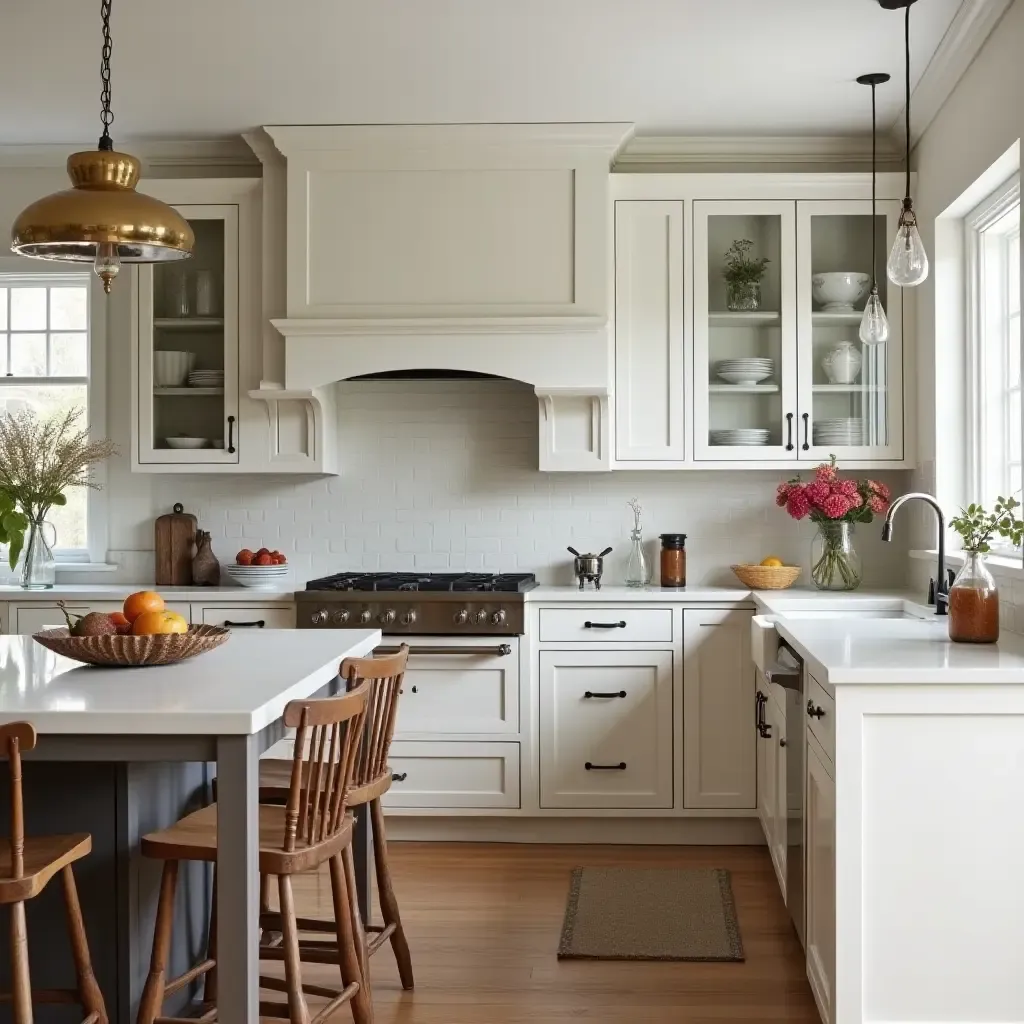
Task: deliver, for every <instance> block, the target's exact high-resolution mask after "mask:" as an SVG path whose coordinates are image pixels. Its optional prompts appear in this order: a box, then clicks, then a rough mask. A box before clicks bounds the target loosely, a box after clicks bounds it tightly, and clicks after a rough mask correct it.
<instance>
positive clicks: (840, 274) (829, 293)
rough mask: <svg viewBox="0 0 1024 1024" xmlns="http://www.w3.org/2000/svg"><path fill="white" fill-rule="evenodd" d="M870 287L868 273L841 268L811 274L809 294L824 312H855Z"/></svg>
mask: <svg viewBox="0 0 1024 1024" xmlns="http://www.w3.org/2000/svg"><path fill="white" fill-rule="evenodd" d="M870 287H871V275H870V274H856V273H853V272H852V271H846V270H843V271H836V272H833V273H828V274H813V275H812V276H811V294H812V296H813V297H814V301H815V302H817V303H818V305H820V306H821V308H822V311H823V312H825V313H855V312H856V308H855V307H856V305H857V303H859V302H860V301H861V300H862V299H864V298H865V297H866V296H867V294H868V289H869V288H870Z"/></svg>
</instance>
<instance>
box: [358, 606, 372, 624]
mask: <svg viewBox="0 0 1024 1024" xmlns="http://www.w3.org/2000/svg"><path fill="white" fill-rule="evenodd" d="M372 618H373V613H372V612H371V611H370V609H369V608H364V609H363V610H362V611H361V612H360V613H359V621H360V622H362V623H363V624H364V625H365V624H366V623H367V622H369V621H370V619H372Z"/></svg>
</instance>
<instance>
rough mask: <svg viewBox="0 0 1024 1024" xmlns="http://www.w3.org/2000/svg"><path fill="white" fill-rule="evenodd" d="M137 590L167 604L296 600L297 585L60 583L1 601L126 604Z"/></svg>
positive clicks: (3, 594) (10, 590) (14, 591)
mask: <svg viewBox="0 0 1024 1024" xmlns="http://www.w3.org/2000/svg"><path fill="white" fill-rule="evenodd" d="M137 590H155V591H157V592H158V593H159V594H160V595H161V597H163V599H164V600H165V601H167V602H168V603H170V602H173V601H197V602H198V601H215V602H218V603H223V602H225V601H232V602H234V601H244V602H247V603H248V602H256V603H260V602H262V603H264V604H266V603H267V602H268V601H294V600H295V586H294V584H292V585H291V586H287V585H286V586H282V587H280V588H278V587H274V588H273V589H268V590H262V589H257V588H256V587H158V586H156V584H154V583H58V584H57V585H56V586H55V587H50V589H49V590H22V589H21V587H17V586H14V587H0V601H13V602H15V603H17V604H22V603H24V602H27V601H48V602H50V603H51V604H54V603H56V602H57V601H123V600H124V599H125V598H126V597H127V596H128V595H129V594H134V593H135V592H136V591H137Z"/></svg>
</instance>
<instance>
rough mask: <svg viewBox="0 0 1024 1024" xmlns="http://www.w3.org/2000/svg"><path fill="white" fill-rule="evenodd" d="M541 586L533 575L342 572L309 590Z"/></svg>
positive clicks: (505, 590) (516, 589) (515, 589)
mask: <svg viewBox="0 0 1024 1024" xmlns="http://www.w3.org/2000/svg"><path fill="white" fill-rule="evenodd" d="M535 586H537V578H536V576H534V575H533V573H530V572H521V573H500V574H497V575H494V574H491V573H486V572H463V573H459V572H426V573H415V572H369V573H360V572H354V573H353V572H339V573H336V574H335V575H333V576H325V577H324V578H323V579H319V580H310V581H309V582H308V583H307V584H306V590H359V591H391V592H397V591H403V590H406V591H408V590H414V591H428V592H435V593H436V592H456V593H478V592H487V593H502V594H522V593H524V592H525V591H527V590H533V588H534V587H535Z"/></svg>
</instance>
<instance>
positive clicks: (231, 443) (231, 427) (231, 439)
mask: <svg viewBox="0 0 1024 1024" xmlns="http://www.w3.org/2000/svg"><path fill="white" fill-rule="evenodd" d="M228 454H229V455H234V454H235V417H234V416H229V417H228Z"/></svg>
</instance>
